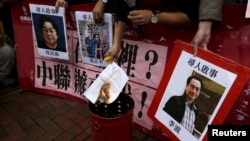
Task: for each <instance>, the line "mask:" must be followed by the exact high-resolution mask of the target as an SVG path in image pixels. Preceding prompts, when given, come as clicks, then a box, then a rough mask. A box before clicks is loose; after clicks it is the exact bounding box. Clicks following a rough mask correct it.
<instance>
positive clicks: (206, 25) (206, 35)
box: [191, 21, 212, 56]
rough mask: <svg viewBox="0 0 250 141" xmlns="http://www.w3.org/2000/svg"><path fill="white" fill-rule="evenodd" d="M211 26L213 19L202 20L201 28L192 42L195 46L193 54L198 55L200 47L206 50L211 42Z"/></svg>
mask: <svg viewBox="0 0 250 141" xmlns="http://www.w3.org/2000/svg"><path fill="white" fill-rule="evenodd" d="M211 28H212V21H200V22H199V28H198V31H197V32H196V34H195V35H194V37H193V40H192V41H191V44H192V45H193V46H194V50H193V55H194V56H196V55H197V54H198V48H199V47H201V48H203V49H204V50H208V49H207V45H208V43H209V40H210V37H211Z"/></svg>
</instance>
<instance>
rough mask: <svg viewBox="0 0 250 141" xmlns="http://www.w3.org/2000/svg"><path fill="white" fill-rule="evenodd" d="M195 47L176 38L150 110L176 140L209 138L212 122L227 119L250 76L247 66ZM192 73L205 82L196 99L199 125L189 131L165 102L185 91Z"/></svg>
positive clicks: (154, 118) (160, 125) (215, 122)
mask: <svg viewBox="0 0 250 141" xmlns="http://www.w3.org/2000/svg"><path fill="white" fill-rule="evenodd" d="M192 51H193V47H192V46H191V45H190V44H187V43H185V42H182V41H180V40H178V41H177V42H176V44H175V47H174V49H173V52H172V54H171V56H170V58H169V61H168V63H167V65H166V67H165V73H164V75H163V77H162V80H161V82H160V85H159V87H158V89H157V91H156V94H155V96H154V98H153V101H152V103H151V105H150V107H149V110H148V116H149V117H150V118H151V119H152V120H153V121H154V122H155V124H157V125H158V126H159V127H160V128H161V129H162V131H163V132H165V133H166V134H167V135H168V136H169V137H170V138H171V139H173V140H182V141H190V140H192V141H201V140H207V129H208V128H207V127H208V125H213V124H222V123H223V121H224V119H225V118H226V116H227V114H228V112H229V111H230V109H231V107H232V105H233V104H232V103H234V102H235V100H236V98H237V97H238V95H239V94H240V92H241V90H242V89H243V88H244V86H245V84H246V82H247V80H248V79H249V68H247V67H244V66H242V65H239V64H237V63H235V62H233V61H231V60H229V59H226V58H223V57H222V56H219V55H217V54H214V53H212V52H209V51H204V50H202V49H199V54H198V55H197V56H193V54H192ZM192 75H196V76H197V77H199V78H200V79H201V80H202V84H203V85H202V87H201V90H200V93H199V95H198V98H197V99H196V100H195V106H196V107H195V108H196V109H197V113H198V115H197V116H196V121H195V124H194V125H195V128H194V130H191V131H188V130H187V128H186V127H184V125H183V124H181V121H179V120H177V118H175V117H173V116H171V115H170V114H169V113H168V112H166V110H165V104H166V103H167V101H168V100H169V99H170V98H171V97H172V96H179V97H180V96H182V95H184V94H185V92H184V91H185V89H186V86H187V85H188V82H187V81H186V80H187V79H188V77H189V76H192ZM168 108H172V109H174V110H176V112H177V110H178V109H177V108H178V107H168ZM204 115H206V116H204ZM205 117H206V118H205ZM208 117H209V118H208Z"/></svg>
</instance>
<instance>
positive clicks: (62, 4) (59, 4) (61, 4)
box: [55, 0, 68, 12]
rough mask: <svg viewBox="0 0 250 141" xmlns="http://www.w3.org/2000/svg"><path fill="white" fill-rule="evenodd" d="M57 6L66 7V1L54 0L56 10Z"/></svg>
mask: <svg viewBox="0 0 250 141" xmlns="http://www.w3.org/2000/svg"><path fill="white" fill-rule="evenodd" d="M59 7H64V8H67V7H68V2H67V1H66V0H56V4H55V8H56V12H58V9H59Z"/></svg>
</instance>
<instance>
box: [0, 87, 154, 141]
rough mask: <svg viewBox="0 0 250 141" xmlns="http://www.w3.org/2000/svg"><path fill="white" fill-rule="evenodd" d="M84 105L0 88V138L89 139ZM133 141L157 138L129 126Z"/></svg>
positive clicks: (19, 140) (13, 140) (14, 140)
mask: <svg viewBox="0 0 250 141" xmlns="http://www.w3.org/2000/svg"><path fill="white" fill-rule="evenodd" d="M91 140H92V135H91V123H90V120H89V114H88V112H87V104H82V103H79V102H76V101H72V100H69V99H65V98H61V97H56V96H52V95H46V94H39V93H34V92H31V91H20V90H19V88H18V86H16V87H0V141H91ZM133 141H158V140H157V139H155V138H154V137H152V136H149V135H147V134H145V133H143V132H141V130H138V129H135V128H134V129H133Z"/></svg>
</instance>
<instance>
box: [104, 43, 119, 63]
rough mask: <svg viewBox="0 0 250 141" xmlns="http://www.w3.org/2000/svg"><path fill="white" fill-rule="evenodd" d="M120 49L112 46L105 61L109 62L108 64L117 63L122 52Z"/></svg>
mask: <svg viewBox="0 0 250 141" xmlns="http://www.w3.org/2000/svg"><path fill="white" fill-rule="evenodd" d="M120 50H121V49H120V47H118V46H114V45H113V46H112V47H111V48H110V49H109V50H108V52H107V53H106V56H105V58H104V61H106V62H108V63H111V62H113V61H117V59H118V55H119V52H120Z"/></svg>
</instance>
